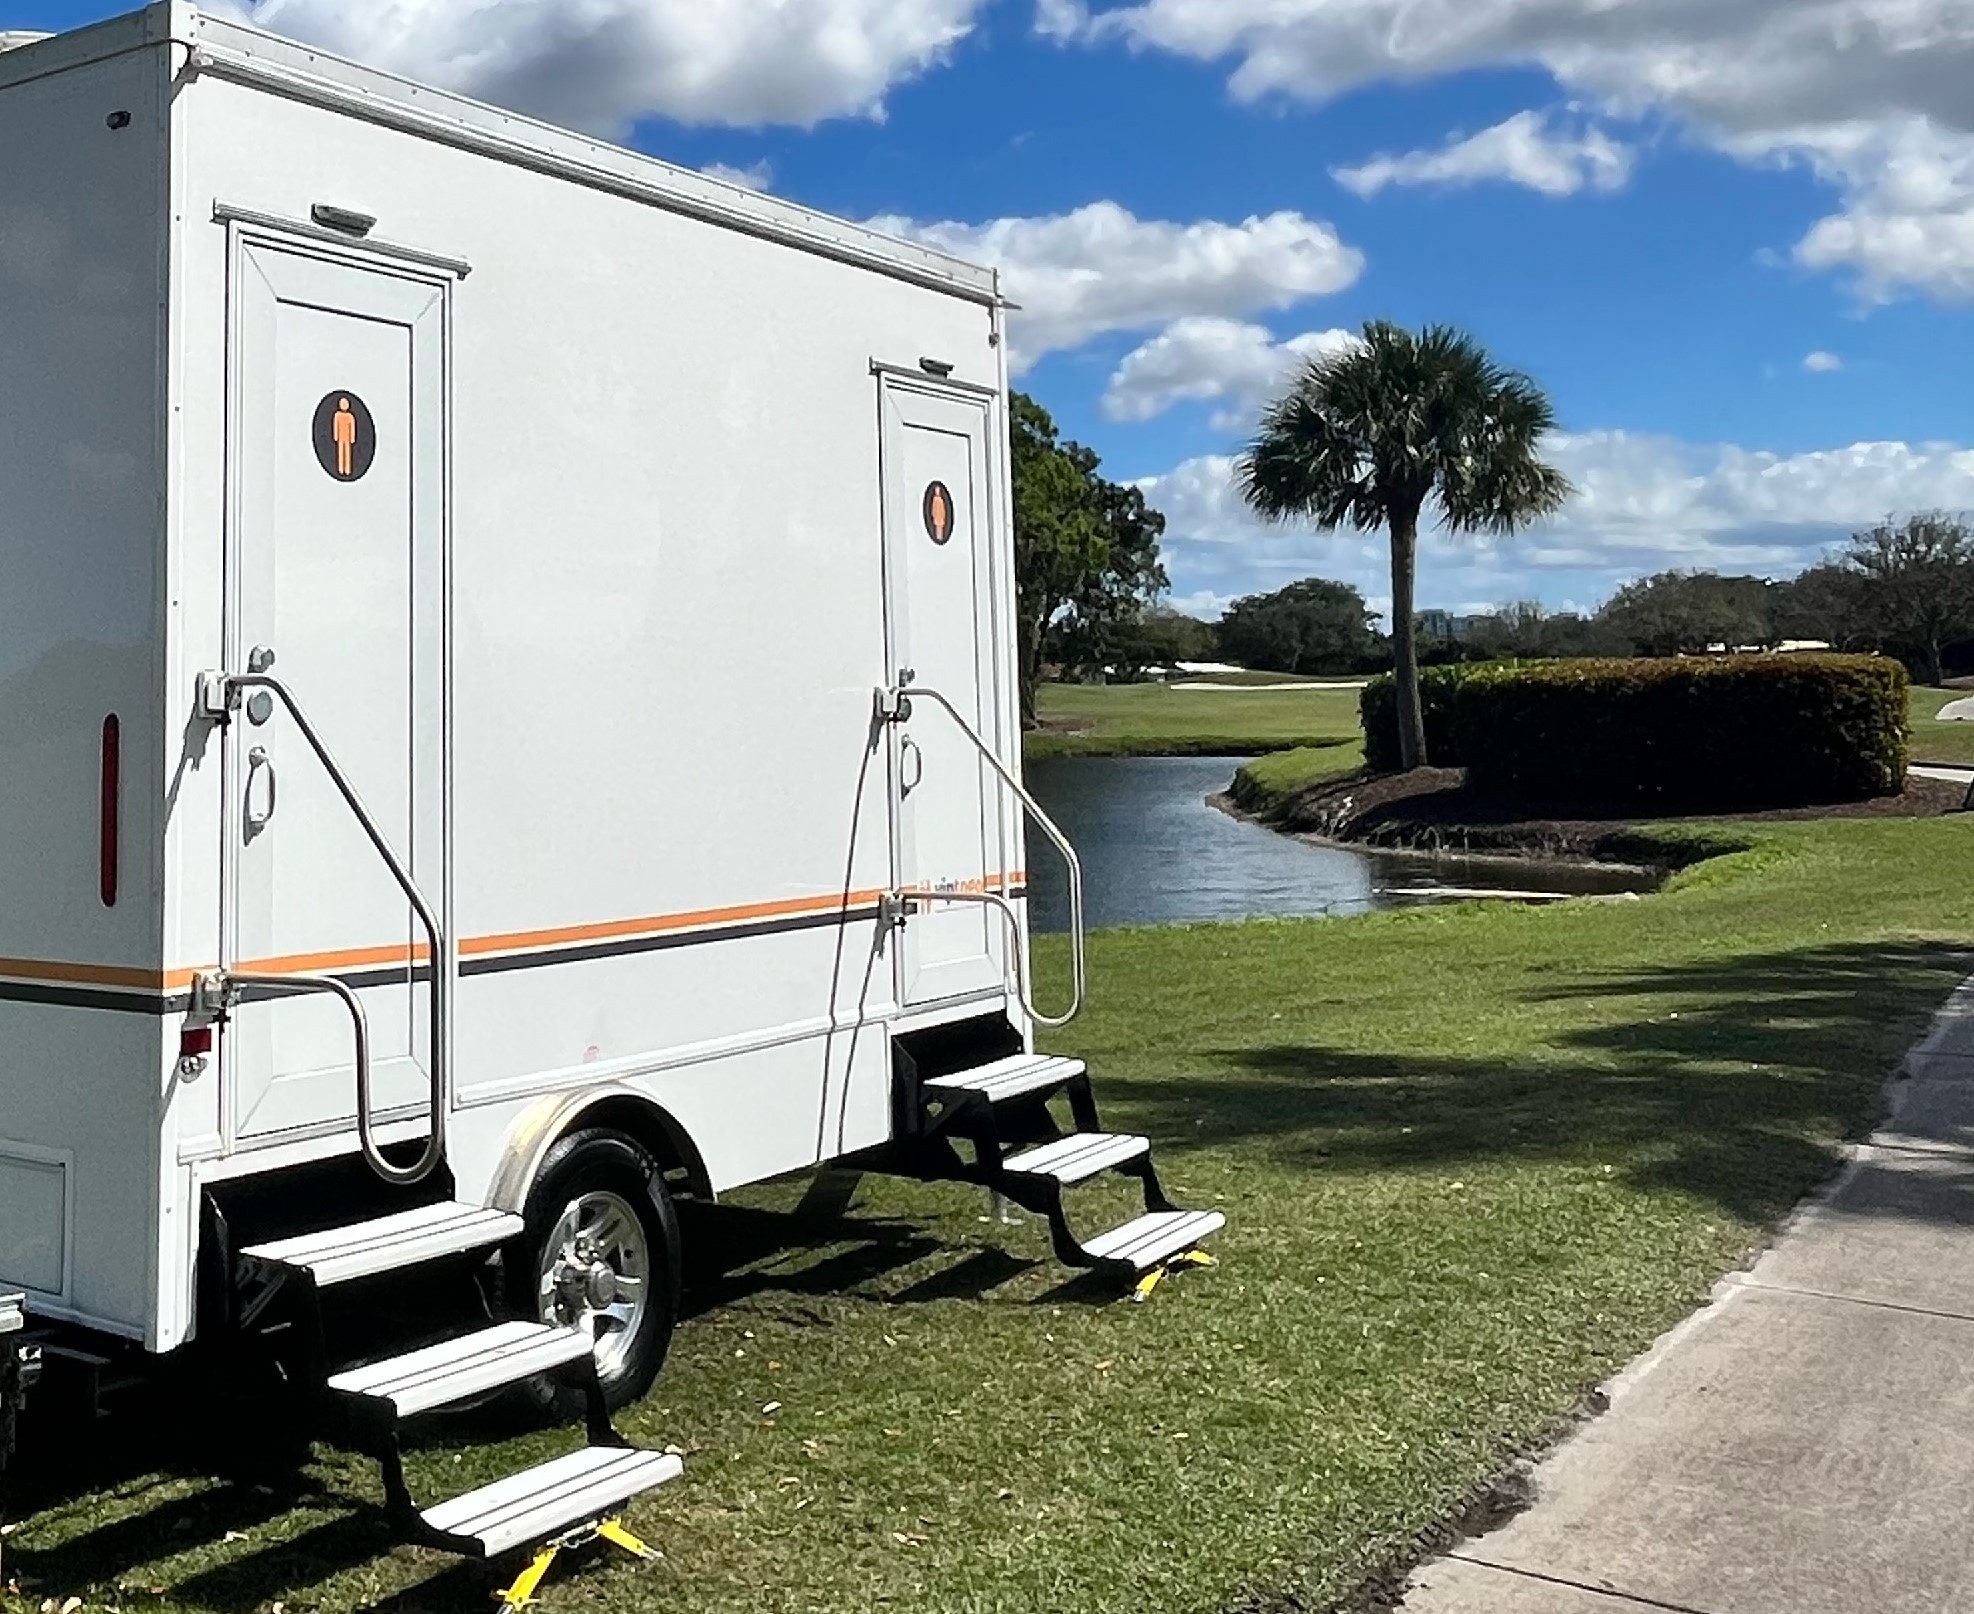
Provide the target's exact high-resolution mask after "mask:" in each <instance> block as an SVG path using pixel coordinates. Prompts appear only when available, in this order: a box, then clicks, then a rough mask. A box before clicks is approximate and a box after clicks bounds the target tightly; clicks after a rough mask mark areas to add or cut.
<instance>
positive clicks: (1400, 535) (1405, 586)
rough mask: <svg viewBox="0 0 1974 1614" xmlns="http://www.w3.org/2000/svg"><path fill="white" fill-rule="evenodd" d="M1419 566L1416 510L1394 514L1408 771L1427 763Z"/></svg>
mask: <svg viewBox="0 0 1974 1614" xmlns="http://www.w3.org/2000/svg"><path fill="white" fill-rule="evenodd" d="M1418 569H1419V516H1418V512H1417V511H1413V512H1412V513H1411V514H1409V515H1408V514H1406V513H1405V512H1403V511H1397V512H1394V513H1393V515H1392V518H1391V651H1392V675H1393V678H1394V679H1395V681H1396V682H1397V684H1398V761H1399V766H1400V767H1402V768H1404V769H1405V770H1406V771H1407V772H1408V773H1409V772H1410V771H1411V770H1412V769H1414V768H1423V767H1424V766H1425V765H1426V714H1425V709H1424V708H1423V707H1422V706H1421V705H1420V704H1419V640H1418V633H1417V628H1416V624H1415V623H1414V621H1413V610H1412V597H1413V592H1414V583H1415V580H1416V575H1417V572H1418Z"/></svg>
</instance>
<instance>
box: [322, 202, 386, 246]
mask: <svg viewBox="0 0 1974 1614" xmlns="http://www.w3.org/2000/svg"><path fill="white" fill-rule="evenodd" d="M308 216H309V217H310V218H312V219H313V220H315V222H316V223H317V224H319V225H321V226H322V228H323V229H325V230H338V231H341V232H342V233H343V234H344V235H353V236H356V237H358V238H359V239H360V238H361V237H363V236H366V235H368V234H369V233H370V232H371V231H372V230H374V229H376V228H377V215H376V214H375V213H359V212H357V211H356V209H355V208H353V207H332V206H331V205H330V204H329V203H327V202H317V203H316V204H315V206H313V207H312V208H310V209H309V210H308Z"/></svg>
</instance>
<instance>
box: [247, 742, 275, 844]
mask: <svg viewBox="0 0 1974 1614" xmlns="http://www.w3.org/2000/svg"><path fill="white" fill-rule="evenodd" d="M263 772H264V773H266V775H267V808H266V810H265V811H264V812H255V811H254V779H255V777H256V776H257V775H259V774H261V773H263ZM276 790H277V780H276V776H275V772H274V760H273V758H271V757H270V756H268V754H267V750H266V748H265V747H263V746H258V745H257V746H255V747H254V748H253V750H251V751H249V752H248V753H247V807H246V821H247V838H248V839H249V840H252V839H253V837H254V836H256V835H258V834H259V833H260V832H261V831H262V830H264V829H266V828H267V826H268V824H269V823H270V822H271V821H272V820H273V818H274V807H275V799H276Z"/></svg>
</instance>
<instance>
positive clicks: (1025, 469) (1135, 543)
mask: <svg viewBox="0 0 1974 1614" xmlns="http://www.w3.org/2000/svg"><path fill="white" fill-rule="evenodd" d="M1009 427H1010V433H1009V435H1010V437H1011V439H1012V448H1013V455H1014V477H1013V481H1014V569H1015V590H1016V595H1017V599H1016V606H1015V616H1016V641H1017V646H1016V647H1017V656H1018V662H1019V667H1020V673H1021V714H1022V722H1023V723H1024V725H1032V724H1033V723H1034V720H1035V685H1036V683H1037V682H1038V681H1039V679H1040V678H1041V675H1042V661H1043V656H1044V652H1045V650H1053V652H1054V654H1055V655H1056V657H1057V658H1058V659H1059V660H1061V661H1063V662H1065V663H1066V664H1067V665H1070V666H1089V665H1102V663H1103V658H1104V654H1105V648H1106V644H1107V636H1110V635H1114V634H1115V633H1117V632H1118V631H1119V630H1120V628H1121V627H1122V626H1123V625H1125V624H1129V623H1131V622H1134V621H1136V620H1137V619H1138V618H1139V617H1141V616H1142V615H1143V614H1144V612H1145V611H1146V610H1147V609H1148V608H1149V607H1150V605H1151V603H1152V602H1153V601H1154V600H1156V599H1157V597H1158V596H1159V595H1160V594H1161V593H1163V592H1164V590H1165V588H1166V586H1167V584H1166V576H1165V568H1164V566H1163V565H1162V564H1161V563H1160V560H1159V553H1158V541H1159V539H1160V538H1161V537H1162V536H1163V535H1164V532H1165V517H1163V516H1162V515H1160V514H1159V513H1158V512H1157V511H1156V510H1153V509H1152V508H1151V507H1150V506H1149V505H1147V504H1146V503H1145V496H1144V494H1143V493H1142V492H1140V491H1139V490H1138V489H1137V488H1134V487H1126V486H1124V485H1122V484H1121V483H1117V482H1111V481H1108V480H1106V479H1105V478H1104V477H1102V476H1099V475H1098V474H1097V467H1098V465H1099V463H1100V461H1099V460H1098V458H1097V456H1096V454H1095V453H1093V452H1092V451H1091V450H1090V449H1087V448H1085V447H1084V446H1083V445H1082V444H1081V443H1075V442H1067V441H1065V440H1064V439H1063V438H1062V436H1061V434H1060V433H1059V432H1058V431H1057V429H1056V423H1055V421H1054V420H1053V419H1051V418H1050V415H1049V412H1048V411H1047V410H1046V409H1044V408H1043V407H1042V406H1041V405H1040V404H1038V403H1037V402H1035V400H1034V399H1033V398H1030V397H1028V396H1026V395H1025V394H1023V393H1019V392H1017V393H1016V394H1014V397H1013V399H1012V400H1011V407H1010V419H1009Z"/></svg>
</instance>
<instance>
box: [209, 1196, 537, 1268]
mask: <svg viewBox="0 0 1974 1614" xmlns="http://www.w3.org/2000/svg"><path fill="white" fill-rule="evenodd" d="M523 1225H524V1224H523V1223H522V1221H521V1218H520V1217H518V1216H515V1215H512V1214H510V1213H509V1212H507V1211H498V1210H485V1209H482V1208H481V1207H479V1206H477V1205H461V1204H458V1203H456V1202H445V1203H441V1204H437V1205H422V1206H420V1207H419V1208H418V1209H416V1210H408V1211H398V1212H396V1213H395V1214H393V1215H390V1216H380V1217H378V1218H376V1219H375V1220H374V1221H368V1222H355V1223H352V1224H351V1225H349V1226H347V1227H331V1228H325V1229H324V1230H323V1231H321V1232H319V1233H305V1234H303V1235H302V1236H301V1237H299V1238H291V1239H281V1240H278V1241H277V1242H275V1243H272V1244H256V1245H252V1246H250V1247H249V1248H247V1249H244V1250H242V1251H241V1252H240V1264H241V1269H242V1271H243V1273H246V1274H249V1275H255V1276H263V1277H271V1276H275V1275H280V1274H292V1275H297V1276H302V1277H306V1278H307V1279H308V1280H309V1281H310V1282H312V1283H313V1284H314V1285H315V1287H316V1288H318V1289H328V1288H332V1287H334V1286H335V1285H337V1284H340V1283H349V1282H352V1281H354V1280H355V1279H358V1278H374V1277H376V1276H378V1275H379V1274H380V1273H385V1272H401V1271H403V1270H404V1269H405V1268H406V1267H415V1266H422V1265H424V1264H425V1263H426V1262H427V1261H437V1260H442V1259H444V1258H445V1257H447V1256H452V1255H466V1254H470V1253H471V1252H472V1251H474V1250H487V1249H492V1248H493V1246H495V1245H496V1244H501V1243H504V1242H505V1241H506V1240H508V1239H511V1238H513V1237H515V1236H516V1235H517V1234H519V1233H520V1232H521V1230H522V1227H523Z"/></svg>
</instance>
